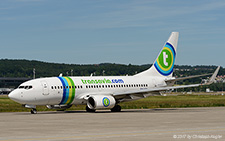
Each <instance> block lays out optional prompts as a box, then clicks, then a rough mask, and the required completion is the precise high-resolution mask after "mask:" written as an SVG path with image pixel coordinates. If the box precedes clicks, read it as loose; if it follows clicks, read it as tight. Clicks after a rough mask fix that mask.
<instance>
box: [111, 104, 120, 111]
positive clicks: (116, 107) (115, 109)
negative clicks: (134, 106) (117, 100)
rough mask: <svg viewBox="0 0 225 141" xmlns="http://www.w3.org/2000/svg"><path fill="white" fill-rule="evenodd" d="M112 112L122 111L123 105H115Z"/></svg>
mask: <svg viewBox="0 0 225 141" xmlns="http://www.w3.org/2000/svg"><path fill="white" fill-rule="evenodd" d="M111 112H121V106H120V105H115V106H114V107H113V108H112V109H111Z"/></svg>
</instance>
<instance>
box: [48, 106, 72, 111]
mask: <svg viewBox="0 0 225 141" xmlns="http://www.w3.org/2000/svg"><path fill="white" fill-rule="evenodd" d="M71 106H72V105H46V107H47V108H48V109H58V110H65V109H68V108H70V107H71Z"/></svg>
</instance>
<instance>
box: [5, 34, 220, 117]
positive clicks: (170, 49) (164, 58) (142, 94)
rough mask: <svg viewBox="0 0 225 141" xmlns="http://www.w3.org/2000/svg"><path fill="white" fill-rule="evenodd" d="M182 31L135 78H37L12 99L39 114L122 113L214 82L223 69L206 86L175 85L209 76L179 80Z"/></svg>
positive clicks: (17, 91)
mask: <svg viewBox="0 0 225 141" xmlns="http://www.w3.org/2000/svg"><path fill="white" fill-rule="evenodd" d="M178 37H179V33H178V32H172V33H171V35H170V37H169V39H168V40H167V41H166V43H165V44H164V46H163V48H162V50H161V51H160V53H159V55H158V56H157V58H156V60H155V61H154V63H153V65H152V66H151V67H150V68H149V69H147V70H145V71H143V72H140V73H138V74H135V75H133V76H92V75H91V76H77V77H73V76H64V77H63V76H62V75H60V76H58V77H47V78H37V79H33V80H29V81H27V82H24V83H22V84H21V85H20V86H19V87H18V88H17V89H15V90H13V91H12V92H11V93H10V94H9V95H8V97H9V98H10V99H12V100H13V101H15V102H18V103H20V104H22V105H23V106H24V107H26V108H31V114H36V113H37V110H36V106H38V105H46V106H47V107H48V108H49V109H58V110H66V109H68V108H70V107H71V106H72V105H80V104H82V105H86V111H87V112H95V111H96V110H100V109H111V112H120V111H121V106H119V103H121V102H126V101H132V100H137V99H141V98H146V97H148V96H155V95H161V93H162V92H164V91H167V90H173V89H179V88H188V87H198V86H201V85H209V84H211V83H213V82H214V80H215V78H216V75H217V74H218V71H219V69H220V66H219V67H218V68H217V69H216V70H215V72H214V73H213V75H212V76H211V77H210V79H209V81H208V82H206V83H204V84H201V83H200V84H191V85H180V86H174V84H175V82H176V81H179V80H184V79H190V78H195V77H201V76H206V75H209V74H202V75H195V76H188V77H181V78H175V77H173V69H174V63H175V58H176V53H177V43H178Z"/></svg>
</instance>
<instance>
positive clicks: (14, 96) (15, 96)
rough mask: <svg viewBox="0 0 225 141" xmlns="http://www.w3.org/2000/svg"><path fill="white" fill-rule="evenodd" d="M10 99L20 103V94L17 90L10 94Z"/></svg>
mask: <svg viewBox="0 0 225 141" xmlns="http://www.w3.org/2000/svg"><path fill="white" fill-rule="evenodd" d="M8 97H9V98H10V99H12V100H13V101H16V102H19V101H20V94H19V93H18V92H17V91H16V90H14V91H12V92H10V93H9V95H8Z"/></svg>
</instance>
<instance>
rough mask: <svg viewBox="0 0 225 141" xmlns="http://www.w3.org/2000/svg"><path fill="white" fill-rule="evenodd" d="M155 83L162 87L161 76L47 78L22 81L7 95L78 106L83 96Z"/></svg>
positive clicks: (32, 101)
mask: <svg viewBox="0 0 225 141" xmlns="http://www.w3.org/2000/svg"><path fill="white" fill-rule="evenodd" d="M158 86H166V83H165V81H164V79H163V78H162V77H137V76H91V77H49V78H39V79H34V80H30V81H27V82H24V83H22V84H21V85H20V86H19V87H18V88H17V89H15V90H14V91H13V92H11V93H10V98H11V99H13V100H14V101H16V102H18V103H21V104H30V105H70V104H75V105H78V104H86V100H85V96H87V95H113V94H116V93H126V92H130V91H138V90H143V89H149V88H155V87H158Z"/></svg>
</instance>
